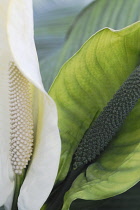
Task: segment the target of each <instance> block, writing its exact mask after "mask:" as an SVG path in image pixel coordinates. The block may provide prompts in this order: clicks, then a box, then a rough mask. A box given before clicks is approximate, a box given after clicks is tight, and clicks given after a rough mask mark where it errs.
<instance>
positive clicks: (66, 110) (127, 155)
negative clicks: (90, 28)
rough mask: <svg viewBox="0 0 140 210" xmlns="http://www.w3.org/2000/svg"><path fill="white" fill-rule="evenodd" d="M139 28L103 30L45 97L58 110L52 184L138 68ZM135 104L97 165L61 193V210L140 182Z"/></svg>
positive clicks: (139, 24)
mask: <svg viewBox="0 0 140 210" xmlns="http://www.w3.org/2000/svg"><path fill="white" fill-rule="evenodd" d="M139 39H140V22H137V23H135V24H133V25H131V26H130V27H127V28H125V29H123V30H120V31H113V30H110V29H108V28H106V29H103V30H101V31H99V32H98V33H96V34H95V35H94V36H92V37H91V38H90V39H89V40H88V41H87V42H86V43H85V44H84V45H83V47H82V48H81V49H80V50H79V51H78V52H77V53H76V54H75V55H74V56H73V57H72V58H71V59H70V60H68V62H67V63H66V64H65V65H64V66H63V67H62V69H61V71H60V73H59V74H58V76H57V78H56V80H55V81H54V83H53V85H52V87H51V90H50V95H51V96H52V97H53V99H54V100H55V102H56V104H57V108H58V114H59V128H60V133H61V138H62V155H61V162H60V168H59V174H58V177H57V181H61V180H63V179H64V178H65V176H66V174H67V172H68V169H69V166H70V163H71V160H72V156H73V154H74V151H75V150H76V148H77V146H78V144H79V142H80V140H81V139H82V137H83V135H84V133H85V131H86V130H87V129H88V128H89V126H90V124H91V123H92V122H93V121H94V120H95V119H96V117H97V116H98V115H99V113H100V112H101V111H102V109H103V107H104V106H105V105H106V104H107V102H108V101H109V100H110V99H111V98H112V96H113V95H114V93H115V92H116V91H117V90H118V89H119V87H120V86H121V84H122V83H123V82H124V81H125V80H126V78H127V77H128V76H129V75H130V73H131V72H132V71H133V70H134V69H135V67H136V66H137V65H138V64H139V63H140V42H139ZM139 110H140V103H138V104H137V105H136V106H135V108H134V109H133V111H132V112H131V113H130V114H129V116H128V117H127V120H126V121H125V123H124V125H123V126H122V128H121V130H120V132H119V133H118V134H117V136H116V137H115V138H114V139H113V141H112V143H111V144H109V146H108V147H107V149H106V150H105V152H104V153H103V154H102V155H101V156H100V158H99V159H98V161H97V162H96V163H94V164H91V165H90V166H89V167H88V169H87V170H86V173H85V172H84V173H82V174H80V175H79V176H78V177H77V179H76V180H75V181H74V183H73V185H72V187H71V189H70V190H69V191H68V192H67V193H66V196H65V203H64V208H63V210H67V209H68V208H69V205H70V203H71V202H72V201H73V200H75V199H77V198H81V199H87V200H100V199H105V198H108V197H112V196H115V195H117V194H120V193H122V192H124V191H126V190H127V189H129V188H130V187H132V186H133V185H134V184H136V183H137V182H138V181H139V180H140V164H139V163H140V141H139V139H140V129H139V128H140V126H139V125H140V111H139Z"/></svg>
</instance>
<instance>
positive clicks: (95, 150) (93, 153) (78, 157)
mask: <svg viewBox="0 0 140 210" xmlns="http://www.w3.org/2000/svg"><path fill="white" fill-rule="evenodd" d="M139 98H140V66H139V67H137V68H136V70H135V71H133V73H132V74H131V75H130V76H129V78H128V79H127V80H126V81H125V82H124V83H123V85H122V86H121V87H120V89H119V90H118V91H117V92H116V93H115V95H114V96H113V98H112V99H111V100H110V101H109V103H108V104H107V106H106V107H105V108H104V109H103V111H102V112H101V114H100V115H99V117H98V118H97V119H96V120H95V121H94V123H93V125H91V127H90V128H89V129H88V130H87V131H86V133H85V135H84V136H83V138H82V140H81V143H80V144H79V146H78V148H77V150H76V152H75V154H74V158H73V161H72V168H71V170H70V171H69V173H68V175H67V177H66V178H65V180H64V181H63V182H62V183H61V184H60V186H58V187H57V188H56V189H55V191H54V192H53V193H52V194H51V196H50V197H49V199H48V206H47V210H61V209H62V205H63V197H64V195H65V193H66V191H68V190H69V188H70V187H71V184H72V183H73V181H74V180H75V179H76V177H77V176H78V175H79V174H80V173H81V172H82V171H83V170H85V169H86V168H87V166H88V165H89V164H91V163H92V162H94V160H95V158H96V157H97V156H98V155H100V153H101V152H102V151H103V150H104V149H105V147H106V146H107V145H108V143H109V142H110V141H111V140H112V138H113V137H114V136H115V134H116V133H117V132H118V131H119V129H120V127H121V126H122V124H123V123H124V120H125V119H126V117H127V116H128V114H129V113H130V112H131V110H132V109H133V108H134V106H135V105H136V103H137V101H138V99H139ZM54 200H55V202H54Z"/></svg>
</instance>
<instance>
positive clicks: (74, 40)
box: [40, 0, 140, 90]
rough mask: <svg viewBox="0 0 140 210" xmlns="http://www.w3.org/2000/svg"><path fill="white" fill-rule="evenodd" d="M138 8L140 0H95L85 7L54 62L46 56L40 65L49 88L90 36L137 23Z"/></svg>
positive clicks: (139, 15) (53, 59)
mask: <svg viewBox="0 0 140 210" xmlns="http://www.w3.org/2000/svg"><path fill="white" fill-rule="evenodd" d="M139 10H140V1H139V0H133V1H132V0H117V1H116V0H96V1H95V2H93V3H91V4H90V5H89V6H88V7H87V8H85V9H84V10H83V11H82V12H81V13H80V14H79V16H78V17H77V18H76V20H75V22H74V24H73V25H72V27H71V28H70V29H69V32H68V34H67V37H66V41H65V44H64V46H63V48H62V50H61V51H59V52H57V53H56V54H55V56H54V57H53V58H52V60H51V61H50V58H49V59H47V58H46V59H44V60H43V61H42V62H41V64H40V66H41V72H42V76H43V83H44V85H45V88H46V90H48V88H49V85H50V84H51V83H52V81H53V80H54V78H55V76H56V75H57V73H58V71H59V69H60V67H61V66H62V65H63V64H64V63H65V61H66V60H68V59H69V58H70V57H71V56H73V55H74V53H76V51H77V50H79V48H80V47H81V46H82V44H83V43H84V42H85V41H86V40H87V39H89V37H90V36H91V35H93V34H94V33H95V32H97V31H98V30H100V29H102V28H104V27H111V28H114V29H121V28H123V27H125V26H128V25H129V24H131V23H134V22H135V21H137V20H139V18H140V14H139ZM48 84H49V85H48Z"/></svg>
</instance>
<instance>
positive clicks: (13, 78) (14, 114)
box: [9, 63, 33, 174]
mask: <svg viewBox="0 0 140 210" xmlns="http://www.w3.org/2000/svg"><path fill="white" fill-rule="evenodd" d="M30 89H31V87H30V83H29V82H28V81H27V79H26V78H25V77H24V76H23V75H22V74H21V73H20V71H19V70H18V68H17V67H16V66H15V65H14V63H10V68H9V101H10V103H9V104H10V124H11V143H10V152H11V163H12V167H13V170H14V172H15V173H16V174H21V173H22V169H24V168H26V166H27V164H28V161H29V160H30V157H31V155H32V150H33V117H32V98H31V90H30Z"/></svg>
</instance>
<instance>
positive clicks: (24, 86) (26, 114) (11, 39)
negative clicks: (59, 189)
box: [0, 0, 60, 210]
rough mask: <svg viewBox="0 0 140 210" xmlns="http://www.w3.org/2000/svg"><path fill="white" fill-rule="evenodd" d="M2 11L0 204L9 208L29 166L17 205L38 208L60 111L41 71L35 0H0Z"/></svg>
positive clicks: (50, 170) (54, 163) (52, 167)
mask: <svg viewBox="0 0 140 210" xmlns="http://www.w3.org/2000/svg"><path fill="white" fill-rule="evenodd" d="M7 8H8V9H7ZM0 10H1V18H0V30H1V33H0V64H1V65H0V71H1V72H0V74H1V77H0V99H1V100H0V206H2V205H5V208H6V209H11V205H12V200H13V195H14V188H15V181H16V176H20V174H22V173H23V169H24V168H26V167H27V165H28V164H29V165H28V169H27V173H26V177H25V180H24V182H23V185H22V187H21V189H20V193H19V197H18V209H19V210H33V209H34V210H38V209H40V208H41V206H42V205H43V203H44V202H45V200H46V199H47V197H48V195H49V194H50V191H51V189H52V187H53V184H54V181H55V177H56V174H57V170H58V164H59V156H60V137H59V131H58V127H57V111H56V107H55V104H54V102H53V100H52V99H51V98H50V97H49V96H48V94H47V93H46V92H45V90H44V88H43V84H42V81H41V77H40V73H39V65H38V59H37V54H36V50H35V44H34V39H33V13H32V1H31V0H20V1H19V0H4V1H3V0H0ZM32 153H33V154H32ZM30 158H31V161H30V162H29V160H30ZM16 174H17V175H16Z"/></svg>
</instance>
